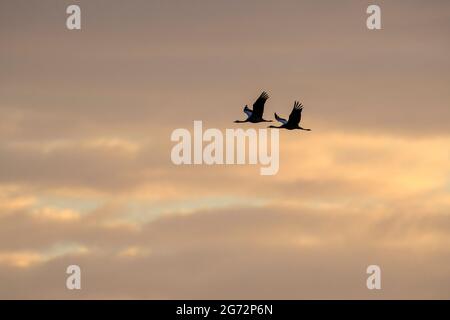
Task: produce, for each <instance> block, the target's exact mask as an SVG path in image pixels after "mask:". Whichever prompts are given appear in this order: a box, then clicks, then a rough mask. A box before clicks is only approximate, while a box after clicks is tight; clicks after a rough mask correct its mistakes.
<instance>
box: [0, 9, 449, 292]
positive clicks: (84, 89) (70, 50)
mask: <svg viewBox="0 0 450 320" xmlns="http://www.w3.org/2000/svg"><path fill="white" fill-rule="evenodd" d="M373 3H376V4H378V5H379V6H380V7H381V14H382V29H381V30H376V31H371V30H368V29H367V27H366V19H367V16H368V15H367V14H366V8H367V6H368V5H370V4H373ZM70 4H78V5H79V6H80V7H81V19H82V27H81V30H77V31H69V30H67V29H66V25H65V22H66V18H67V16H68V15H67V14H66V12H65V11H66V7H67V6H68V5H70ZM449 12H450V3H449V2H448V1H438V0H433V1H427V2H425V1H416V0H409V1H406V0H399V1H381V0H380V1H349V0H342V1H331V0H320V1H299V0H296V1H287V0H282V1H265V0H259V1H254V0H246V1H235V0H228V1H221V0H214V1H206V0H192V1H184V2H179V1H138V0H132V1H127V2H124V1H116V0H108V1H106V0H92V1H56V0H46V1H37V0H30V1H24V0H17V1H12V0H1V1H0V70H1V72H0V298H3V299H110V298H114V299H432V298H434V299H449V298H450V283H449V281H448V279H449V277H450V268H449V264H450V166H449V164H450V156H449V150H450V148H449V147H450V126H449V125H448V124H449V123H450V91H449V90H448V86H449V83H450V60H449V59H448V57H449V56H450V41H449V39H450V38H449V32H450V19H449ZM263 90H266V91H267V92H268V93H269V95H270V98H269V100H268V101H267V103H266V108H265V110H266V111H265V112H266V115H267V117H268V118H272V115H273V113H274V112H277V113H278V114H280V115H283V116H285V117H287V116H288V114H289V112H290V111H291V109H292V105H293V102H294V100H300V101H301V102H302V103H303V104H304V106H305V107H304V111H303V118H302V124H303V125H304V126H305V127H306V128H312V131H311V132H303V131H280V169H279V172H278V174H277V175H274V176H261V175H260V174H259V166H252V165H230V166H218V165H216V166H176V165H174V164H173V163H172V162H171V160H170V152H171V149H172V147H173V146H174V143H173V142H172V141H170V135H171V132H172V131H173V130H175V129H177V128H187V129H188V130H192V128H193V121H194V120H201V121H203V127H204V128H218V129H220V130H225V129H226V128H256V129H261V128H265V125H264V124H235V123H233V121H234V120H236V119H243V118H244V114H243V113H242V108H243V106H244V105H246V104H248V105H251V104H252V103H253V102H254V100H255V99H256V98H257V97H258V95H259V94H260V93H261V92H262V91H263ZM71 264H76V265H79V266H80V268H81V272H82V289H81V290H67V288H66V286H65V284H66V278H67V276H68V275H67V274H66V268H67V266H69V265H71ZM369 265H379V266H380V268H381V272H382V280H381V281H382V289H381V290H368V289H367V287H366V279H367V277H368V275H367V274H366V268H367V266H369Z"/></svg>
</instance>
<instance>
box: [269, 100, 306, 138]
mask: <svg viewBox="0 0 450 320" xmlns="http://www.w3.org/2000/svg"><path fill="white" fill-rule="evenodd" d="M302 111H303V105H302V104H301V103H300V102H298V101H295V102H294V108H293V109H292V111H291V114H290V115H289V119H288V120H286V119H283V118H281V117H279V116H278V115H277V114H276V113H275V119H276V120H277V121H278V122H280V123H281V126H279V127H276V126H269V128H279V129H288V130H295V129H300V130H305V131H311V129H305V128H302V127H300V126H299V124H300V120H302Z"/></svg>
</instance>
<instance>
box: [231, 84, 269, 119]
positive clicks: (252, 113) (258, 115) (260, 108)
mask: <svg viewBox="0 0 450 320" xmlns="http://www.w3.org/2000/svg"><path fill="white" fill-rule="evenodd" d="M267 99H269V95H268V94H267V92H265V91H263V93H261V95H260V96H259V98H258V99H256V101H255V103H254V104H253V110H252V109H250V108H249V107H248V106H247V105H245V107H244V113H245V114H246V115H247V119H245V120H235V121H234V122H235V123H243V122H252V123H258V122H272V120H264V119H263V113H264V104H265V103H266V101H267Z"/></svg>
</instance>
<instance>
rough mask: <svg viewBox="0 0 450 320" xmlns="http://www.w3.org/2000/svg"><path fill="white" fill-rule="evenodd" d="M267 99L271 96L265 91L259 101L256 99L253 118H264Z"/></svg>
mask: <svg viewBox="0 0 450 320" xmlns="http://www.w3.org/2000/svg"><path fill="white" fill-rule="evenodd" d="M267 99H269V95H268V94H267V92H265V91H263V93H261V95H260V96H259V98H258V99H256V101H255V103H254V104H253V116H254V117H256V118H262V116H263V113H264V104H265V103H266V101H267Z"/></svg>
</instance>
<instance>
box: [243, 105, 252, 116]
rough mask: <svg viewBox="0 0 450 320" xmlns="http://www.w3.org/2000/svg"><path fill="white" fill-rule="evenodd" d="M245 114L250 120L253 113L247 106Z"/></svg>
mask: <svg viewBox="0 0 450 320" xmlns="http://www.w3.org/2000/svg"><path fill="white" fill-rule="evenodd" d="M244 113H245V114H246V115H247V117H249V118H250V117H251V116H252V113H253V111H252V110H251V109H250V108H249V107H247V106H245V107H244Z"/></svg>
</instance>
